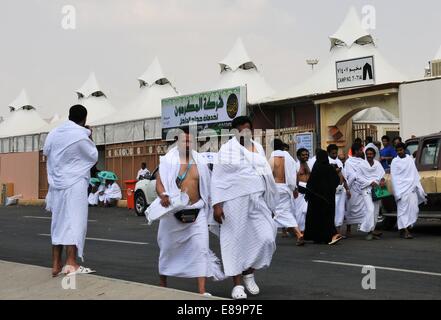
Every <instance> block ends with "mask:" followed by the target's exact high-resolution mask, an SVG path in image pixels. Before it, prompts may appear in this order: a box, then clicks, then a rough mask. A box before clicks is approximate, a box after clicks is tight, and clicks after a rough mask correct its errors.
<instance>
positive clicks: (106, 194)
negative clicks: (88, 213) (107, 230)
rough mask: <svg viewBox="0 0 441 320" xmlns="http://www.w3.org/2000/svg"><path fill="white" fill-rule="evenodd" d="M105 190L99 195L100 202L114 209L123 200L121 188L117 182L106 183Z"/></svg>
mask: <svg viewBox="0 0 441 320" xmlns="http://www.w3.org/2000/svg"><path fill="white" fill-rule="evenodd" d="M105 185H106V186H105V188H104V190H101V192H100V194H99V201H100V202H101V203H102V204H104V206H106V207H112V206H115V205H116V204H117V202H118V201H119V200H121V198H122V193H121V188H120V186H119V185H118V184H117V183H116V181H113V180H109V181H105Z"/></svg>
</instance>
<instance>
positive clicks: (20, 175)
mask: <svg viewBox="0 0 441 320" xmlns="http://www.w3.org/2000/svg"><path fill="white" fill-rule="evenodd" d="M38 161H39V159H38V152H24V153H5V154H0V182H2V183H7V182H11V183H13V184H14V193H15V194H16V195H17V194H22V195H23V199H25V200H32V199H38V168H39V163H38Z"/></svg>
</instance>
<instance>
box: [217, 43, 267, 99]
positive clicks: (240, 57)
mask: <svg viewBox="0 0 441 320" xmlns="http://www.w3.org/2000/svg"><path fill="white" fill-rule="evenodd" d="M219 66H220V68H221V72H220V77H219V81H218V83H217V84H216V86H215V87H214V88H213V89H214V90H217V89H224V88H232V87H238V86H246V87H247V100H248V103H250V104H256V103H259V102H261V101H262V100H263V99H264V98H266V97H269V96H271V95H273V94H274V90H273V89H272V88H271V86H270V85H269V84H268V83H267V82H266V81H265V79H264V77H263V76H262V74H261V73H260V72H259V70H258V69H257V67H256V65H255V64H254V62H253V61H252V60H251V58H250V57H249V55H248V53H247V51H246V49H245V47H244V45H243V42H242V40H241V39H240V38H239V39H237V41H236V43H235V45H234V47H233V48H232V49H231V51H230V52H229V53H228V55H227V56H226V57H225V59H223V60H222V61H221V62H219Z"/></svg>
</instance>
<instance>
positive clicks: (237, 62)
mask: <svg viewBox="0 0 441 320" xmlns="http://www.w3.org/2000/svg"><path fill="white" fill-rule="evenodd" d="M219 65H220V68H221V72H224V71H227V70H231V71H236V70H237V69H239V68H240V69H244V70H248V69H257V67H256V65H255V64H254V62H253V61H252V60H251V59H250V57H249V55H248V52H247V50H246V49H245V46H244V44H243V42H242V39H241V38H240V37H239V38H238V39H237V40H236V43H235V44H234V46H233V48H232V49H231V50H230V52H229V53H228V54H227V56H226V57H225V58H224V59H223V60H222V61H221V62H219Z"/></svg>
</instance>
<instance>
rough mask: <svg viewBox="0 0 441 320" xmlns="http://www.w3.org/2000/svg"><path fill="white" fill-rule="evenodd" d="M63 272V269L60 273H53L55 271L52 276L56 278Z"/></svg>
mask: <svg viewBox="0 0 441 320" xmlns="http://www.w3.org/2000/svg"><path fill="white" fill-rule="evenodd" d="M62 274H63V269H61V271H60V272H58V273H56V274H53V273H52V278H56V277H58V276H60V275H62Z"/></svg>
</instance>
